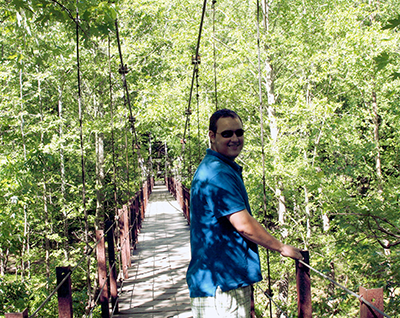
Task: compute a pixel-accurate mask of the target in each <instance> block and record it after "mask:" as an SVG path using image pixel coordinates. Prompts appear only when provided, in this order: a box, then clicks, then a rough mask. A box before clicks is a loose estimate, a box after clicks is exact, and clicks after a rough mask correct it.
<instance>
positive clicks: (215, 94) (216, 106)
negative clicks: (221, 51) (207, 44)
mask: <svg viewBox="0 0 400 318" xmlns="http://www.w3.org/2000/svg"><path fill="white" fill-rule="evenodd" d="M216 3H217V0H213V2H212V10H213V55H214V97H215V111H217V110H218V91H217V50H216V45H215V4H216Z"/></svg>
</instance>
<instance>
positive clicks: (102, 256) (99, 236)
mask: <svg viewBox="0 0 400 318" xmlns="http://www.w3.org/2000/svg"><path fill="white" fill-rule="evenodd" d="M96 240H97V241H98V242H99V243H98V244H97V246H96V255H97V273H98V279H99V288H100V297H99V302H100V305H101V317H102V318H109V317H110V310H109V309H108V302H109V297H108V285H107V267H106V246H105V240H104V231H103V230H96Z"/></svg>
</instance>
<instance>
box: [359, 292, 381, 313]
mask: <svg viewBox="0 0 400 318" xmlns="http://www.w3.org/2000/svg"><path fill="white" fill-rule="evenodd" d="M359 293H360V296H361V297H362V298H363V299H365V300H366V301H368V302H369V303H371V304H372V305H374V306H375V307H376V308H378V309H379V310H380V311H382V312H383V288H373V289H366V288H364V287H362V286H360V288H359ZM360 318H383V315H382V314H380V313H378V312H377V311H376V310H373V309H372V308H370V307H368V305H366V304H365V303H364V302H362V301H361V304H360Z"/></svg>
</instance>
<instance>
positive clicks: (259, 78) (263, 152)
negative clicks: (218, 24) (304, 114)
mask: <svg viewBox="0 0 400 318" xmlns="http://www.w3.org/2000/svg"><path fill="white" fill-rule="evenodd" d="M256 26H257V53H258V54H257V55H258V98H259V103H260V105H259V112H260V130H261V138H260V141H261V157H262V185H263V187H262V189H263V211H264V213H266V212H267V195H266V189H265V188H266V185H265V151H264V116H263V109H264V103H263V97H262V76H261V50H260V2H259V0H257V23H256ZM267 266H268V270H267V274H268V289H269V290H270V291H271V271H270V264H269V250H267ZM269 300H270V306H269V309H270V312H269V314H270V317H271V318H272V305H271V301H272V299H271V298H269Z"/></svg>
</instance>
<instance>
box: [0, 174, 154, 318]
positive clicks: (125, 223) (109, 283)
mask: <svg viewBox="0 0 400 318" xmlns="http://www.w3.org/2000/svg"><path fill="white" fill-rule="evenodd" d="M153 186H154V179H153V178H149V179H147V180H146V181H145V182H143V186H142V188H141V189H140V190H139V191H138V192H137V193H136V194H135V195H134V196H133V197H132V199H131V200H129V204H127V205H124V206H123V207H122V208H121V209H119V210H118V213H117V215H116V216H115V221H114V222H113V221H107V222H106V224H105V229H104V230H103V229H101V230H97V231H96V244H95V245H94V246H93V247H91V248H90V249H89V251H87V252H86V254H85V255H84V256H83V257H82V258H81V259H80V260H79V262H78V264H77V265H76V266H75V267H74V268H73V269H71V268H70V267H69V266H66V267H57V268H56V276H57V287H56V288H55V289H54V290H53V291H52V292H51V293H50V294H49V296H48V297H47V299H46V300H45V301H44V302H43V303H42V304H41V305H40V306H39V307H38V308H37V309H36V310H35V312H34V313H33V314H32V315H29V312H28V309H25V310H24V311H23V312H20V313H6V314H5V318H33V317H36V316H37V314H38V313H39V312H40V311H41V309H43V308H44V307H45V306H46V304H47V303H48V302H49V301H50V299H51V298H52V297H53V296H54V295H55V294H56V293H57V294H58V317H59V318H72V317H73V312H72V308H73V306H72V288H71V280H72V278H71V276H72V275H73V273H74V271H75V270H76V269H77V268H78V267H80V265H81V263H82V262H83V261H84V260H85V259H86V258H87V257H90V256H91V255H92V253H93V251H96V257H97V273H98V286H99V287H98V289H97V291H96V293H95V294H96V296H97V298H96V300H95V301H94V303H93V305H92V307H91V310H90V312H89V313H87V314H86V317H91V316H92V313H93V310H94V309H95V308H96V307H97V306H98V305H100V306H101V316H102V317H103V318H109V317H110V316H112V315H113V314H114V313H117V312H118V287H121V286H122V283H123V281H124V280H125V279H127V278H128V268H129V267H130V266H131V250H133V249H135V248H136V244H137V238H138V234H139V231H140V229H141V226H142V221H143V219H144V217H145V210H146V207H147V205H148V202H149V196H150V193H151V192H152V189H153ZM116 231H119V232H118V233H116V234H115V232H116ZM106 242H107V244H106ZM106 245H107V252H106ZM116 255H119V259H120V262H117V260H116ZM107 256H108V257H107ZM107 258H108V259H107ZM107 260H108V262H107ZM118 265H120V266H118ZM117 267H118V268H117ZM107 272H108V273H107ZM110 300H111V312H110V309H109V308H110Z"/></svg>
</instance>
